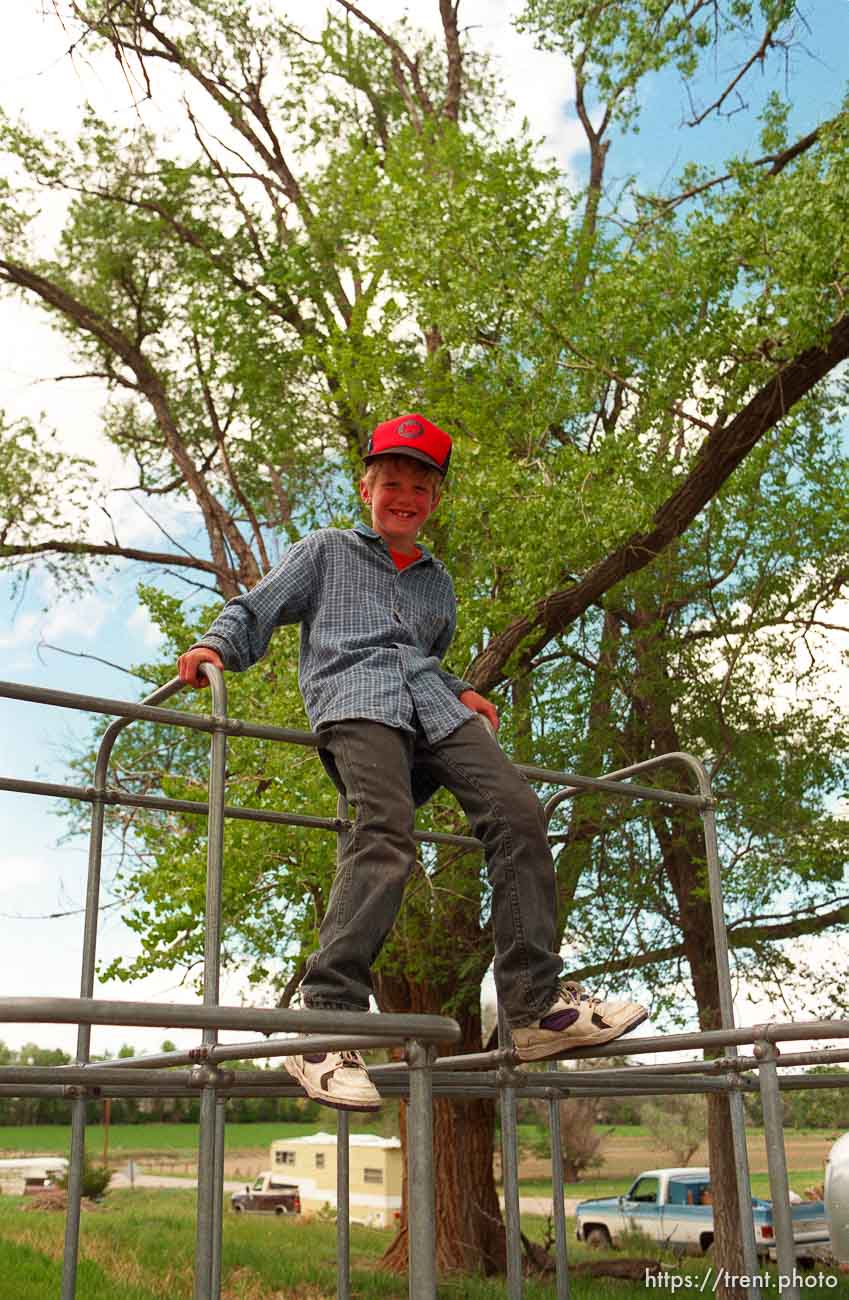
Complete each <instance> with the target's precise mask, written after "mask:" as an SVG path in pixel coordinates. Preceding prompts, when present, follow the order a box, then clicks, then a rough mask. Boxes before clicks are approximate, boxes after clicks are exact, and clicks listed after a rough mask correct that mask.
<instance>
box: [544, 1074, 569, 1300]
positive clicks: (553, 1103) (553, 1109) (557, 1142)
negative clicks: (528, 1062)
mask: <svg viewBox="0 0 849 1300" xmlns="http://www.w3.org/2000/svg"><path fill="white" fill-rule="evenodd" d="M560 1102H561V1094H560V1093H558V1092H555V1091H554V1090H552V1091H551V1092H550V1093H549V1095H548V1126H549V1132H550V1134H551V1195H552V1202H553V1213H554V1257H555V1260H556V1263H557V1300H569V1260H568V1258H567V1255H566V1204H565V1201H564V1195H565V1188H564V1186H563V1151H562V1147H561V1134H560Z"/></svg>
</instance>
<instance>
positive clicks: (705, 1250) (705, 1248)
mask: <svg viewBox="0 0 849 1300" xmlns="http://www.w3.org/2000/svg"><path fill="white" fill-rule="evenodd" d="M699 1245H700V1246H701V1248H702V1254H703V1255H709V1254H710V1253H711V1251H712V1250H713V1233H712V1232H703V1233H702V1235H701V1236H700V1237H699Z"/></svg>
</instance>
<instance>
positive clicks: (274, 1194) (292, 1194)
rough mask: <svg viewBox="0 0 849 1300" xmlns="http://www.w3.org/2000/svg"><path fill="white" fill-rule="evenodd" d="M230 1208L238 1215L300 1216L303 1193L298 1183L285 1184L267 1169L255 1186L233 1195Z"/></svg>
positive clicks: (258, 1176)
mask: <svg viewBox="0 0 849 1300" xmlns="http://www.w3.org/2000/svg"><path fill="white" fill-rule="evenodd" d="M230 1206H231V1208H232V1209H233V1211H234V1212H235V1213H236V1214H244V1213H245V1212H247V1213H249V1214H300V1212H301V1193H300V1190H299V1188H298V1186H297V1184H296V1183H284V1182H282V1181H281V1179H280V1178H278V1177H277V1176H276V1175H275V1174H273V1173H271V1171H270V1170H268V1169H266V1170H265V1172H264V1173H261V1174H258V1175H257V1177H256V1179H255V1180H254V1184H253V1186H251V1185H250V1184H247V1185H246V1186H245V1190H244V1191H243V1192H234V1193H233V1195H232V1196H231V1197H230Z"/></svg>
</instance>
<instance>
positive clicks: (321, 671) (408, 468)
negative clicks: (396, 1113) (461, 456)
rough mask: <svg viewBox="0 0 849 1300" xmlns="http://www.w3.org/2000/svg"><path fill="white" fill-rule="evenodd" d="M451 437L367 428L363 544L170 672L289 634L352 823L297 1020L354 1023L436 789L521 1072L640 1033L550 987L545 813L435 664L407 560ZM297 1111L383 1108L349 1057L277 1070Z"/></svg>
mask: <svg viewBox="0 0 849 1300" xmlns="http://www.w3.org/2000/svg"><path fill="white" fill-rule="evenodd" d="M450 456H451V439H450V437H449V436H448V434H447V433H445V432H444V431H443V430H442V429H440V428H438V427H437V426H436V425H435V424H432V423H431V422H430V421H429V420H426V419H425V418H424V417H423V416H421V415H406V416H400V417H399V418H397V419H394V420H388V421H386V422H385V423H384V424H379V425H378V426H377V428H376V429H375V430H374V432H373V434H372V436H371V438H370V440H369V445H368V450H367V452H366V455H365V462H366V468H365V472H364V475H363V477H362V479H361V480H360V495H361V497H362V499H363V501H364V502H365V504H366V505H367V506H368V507H369V508H370V510H371V520H372V526H371V528H368V527H367V526H366V525H365V524H357V525H356V526H355V527H354V528H352V529H333V528H327V529H322V530H320V531H319V532H316V533H313V534H311V535H310V536H308V537H306V538H304V539H303V540H302V541H300V542H297V543H296V544H295V545H294V546H292V547H290V549H289V550H288V551H287V552H286V555H285V556H284V558H283V559H282V560H281V562H280V563H279V564H278V565H277V567H276V568H275V569H273V570H272V571H271V572H270V573H268V574H266V576H265V577H264V578H263V579H262V581H261V582H260V583H259V584H258V585H257V586H256V587H255V588H254V589H253V591H250V592H248V594H247V595H245V596H237V597H236V598H235V599H234V600H231V601H230V602H229V603H228V604H227V605H226V606H225V608H224V609H223V610H222V612H221V613H220V615H219V616H218V618H217V619H216V620H215V622H214V623H213V624H212V627H211V628H210V629H209V631H208V632H207V634H206V636H204V637H203V638H202V639H201V640H200V641H199V642H198V643H197V645H195V646H193V647H192V649H191V650H189V651H188V652H187V653H186V654H184V655H183V656H182V657H181V658H180V662H179V672H180V677H181V678H182V680H183V681H184V682H186V683H187V684H189V685H191V686H200V685H203V684H204V682H203V679H199V678H198V675H197V674H198V667H199V666H200V664H201V663H203V662H204V661H206V662H208V663H213V664H216V666H217V667H219V668H228V669H235V670H242V669H245V668H248V667H250V665H251V664H254V663H256V662H257V660H258V659H260V658H261V657H262V655H263V654H264V653H265V650H266V648H267V646H268V643H269V641H270V639H271V635H272V633H273V631H274V629H275V627H278V626H280V625H281V624H283V623H295V622H299V623H300V624H301V653H300V669H299V680H300V686H301V692H302V694H303V697H304V704H305V706H306V709H307V713H308V715H309V718H310V723H311V725H312V727H313V729H314V730H315V731H316V732H317V733H318V735H319V736H320V738H321V742H322V743H321V748H320V749H319V754H320V756H321V759H322V761H323V762H324V764H325V767H326V768H327V770H328V771H329V773H330V774H331V776H332V777H333V780H334V782H335V784H336V785H337V788H338V789H339V790H340V791H341V792H342V793H343V794H344V795H345V797H346V799H347V800H348V802H349V803H350V804H351V805H353V807H354V808H355V810H356V816H355V818H354V822H353V825H352V828H351V830H350V831H349V832H347V833H344V834H340V835H339V841H338V869H337V872H336V877H335V880H334V882H333V888H332V890H331V894H330V899H329V901H328V907H327V913H326V915H325V918H324V921H323V923H322V926H321V930H320V933H319V949H318V951H317V952H315V953H314V954H313V955H312V957H311V958H310V960H309V962H308V965H307V970H306V973H305V975H304V978H303V980H302V982H301V994H302V997H303V1001H304V1005H305V1006H307V1007H315V1008H325V1009H330V1008H334V1009H337V1010H340V1011H366V1010H368V1005H369V995H370V993H371V989H372V985H371V975H370V973H369V972H370V967H371V965H372V963H373V962H374V960H375V958H376V957H377V955H378V953H379V952H380V949H381V947H382V945H383V942H384V940H385V938H386V936H387V935H388V933H389V931H390V929H391V927H392V924H393V922H394V920H395V917H396V915H397V913H398V910H399V908H400V906H401V899H402V895H403V891H404V885H405V883H406V880H407V877H408V875H409V873H410V870H411V868H412V866H413V864H414V862H415V857H416V851H415V844H414V841H413V817H414V810H415V805H416V804H420V803H423V802H424V801H425V800H426V799H427V798H428V797H429V796H430V795H431V794H432V793H433V791H434V790H436V789H437V788H438V787H439V786H440V785H445V786H446V787H447V788H448V789H449V790H451V792H452V793H453V794H454V795H455V796H456V797H457V799H458V800H459V802H460V804H461V805H462V807H463V809H464V811H465V813H466V815H467V816H468V818H469V822H470V824H471V830H472V834H473V835H476V836H478V838H479V839H480V840H482V842H483V845H484V849H485V853H486V861H487V869H488V872H489V878H490V882H491V885H492V921H493V929H494V937H495V967H494V970H495V984H496V988H497V990H498V997H499V1000H500V1002H501V1005H502V1006H503V1008H504V1011H505V1013H506V1016H507V1020H508V1023H509V1024H510V1026H511V1029H512V1033H513V1041H514V1044H515V1047H516V1051H517V1054H518V1057H519V1059H520V1060H523V1061H534V1060H540V1059H542V1058H544V1057H549V1056H556V1055H558V1054H560V1053H562V1052H564V1051H567V1050H569V1049H571V1048H576V1047H586V1046H590V1045H592V1044H596V1043H606V1042H609V1041H611V1039H613V1038H618V1037H619V1035H620V1034H624V1033H627V1032H628V1031H629V1030H631V1029H634V1028H635V1027H636V1026H637V1025H638V1024H641V1023H642V1021H643V1020H645V1018H646V1014H647V1013H646V1012H645V1010H644V1009H643V1008H642V1007H640V1006H638V1005H637V1004H636V1003H632V1002H620V1003H604V1002H600V1001H599V1000H598V999H596V998H592V997H589V996H588V995H587V994H586V993H584V992H583V991H582V990H581V989H580V988H579V987H578V986H577V985H575V984H571V983H568V982H566V981H562V980H561V979H560V973H561V961H560V957H559V956H558V954H557V946H556V945H557V934H556V916H557V899H556V890H555V873H554V866H553V862H552V858H551V853H550V850H549V847H548V840H547V836H546V827H545V820H544V815H543V811H542V806H541V804H540V802H539V800H538V799H537V797H536V795H535V794H534V792H533V790H532V789H531V787H530V786H529V785H528V783H527V781H525V779H524V777H522V776H521V775H520V774H519V773H518V772H517V771H516V769H515V768H514V767H513V765H512V763H510V762H509V761H508V759H507V758H506V757H505V755H504V754H503V753H502V751H501V749H500V748H499V746H498V744H497V743H496V741H495V740H494V739H493V738H492V736H491V735H489V734H488V731H487V728H486V726H485V725H484V724H483V722H482V721H481V719H486V720H488V722H489V724H490V725H491V726H492V728H493V729H495V728H497V726H498V715H497V713H496V711H495V709H494V708H493V706H492V705H491V704H490V703H489V701H488V700H485V699H484V698H483V697H482V696H481V695H478V693H477V692H476V691H475V690H473V689H472V687H471V686H470V685H469V683H468V682H464V681H462V680H461V679H460V678H458V677H454V676H453V675H452V674H451V673H449V672H447V671H446V669H445V668H443V667H442V665H441V662H440V661H441V659H442V657H443V656H444V655H445V653H446V651H447V650H448V647H449V645H450V644H451V638H452V636H453V635H454V627H455V622H456V611H455V602H454V591H453V588H452V585H451V579H450V578H449V576H448V573H447V572H446V570H445V567H444V566H443V565H442V564H441V563H440V561H439V560H436V559H435V558H434V557H433V556H432V555H431V554H430V552H429V551H428V550H427V549H426V548H425V547H424V546H421V545H419V544H418V543H417V541H416V538H417V535H418V533H419V531H420V529H421V528H422V526H423V524H424V523H425V522H426V520H427V519H428V517H429V516H430V515H431V514H432V512H433V511H434V510H435V509H436V506H437V504H438V502H439V496H440V491H441V487H442V481H443V478H444V475H445V472H446V471H447V469H448V462H449V459H450ZM284 1064H285V1066H286V1068H287V1070H288V1071H289V1073H290V1074H292V1075H293V1076H294V1077H295V1078H296V1079H298V1080H299V1082H300V1083H301V1084H302V1086H303V1088H304V1090H305V1092H306V1093H307V1094H308V1096H310V1097H313V1098H315V1099H316V1100H317V1101H321V1102H324V1103H325V1104H327V1105H331V1106H336V1107H340V1108H342V1109H349V1110H373V1109H376V1108H377V1107H378V1106H379V1104H380V1095H379V1093H378V1092H377V1090H376V1089H375V1087H374V1085H373V1084H372V1082H371V1080H370V1079H369V1076H368V1073H367V1072H366V1069H365V1067H364V1065H363V1062H362V1059H361V1057H360V1056H359V1054H358V1053H356V1052H349V1051H346V1052H329V1053H311V1054H307V1055H304V1056H290V1057H285V1058H284Z"/></svg>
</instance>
